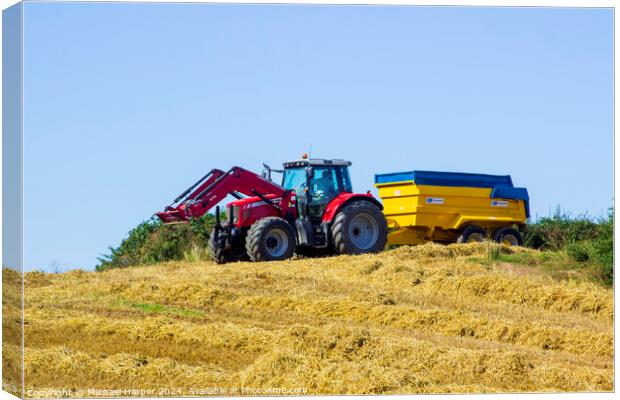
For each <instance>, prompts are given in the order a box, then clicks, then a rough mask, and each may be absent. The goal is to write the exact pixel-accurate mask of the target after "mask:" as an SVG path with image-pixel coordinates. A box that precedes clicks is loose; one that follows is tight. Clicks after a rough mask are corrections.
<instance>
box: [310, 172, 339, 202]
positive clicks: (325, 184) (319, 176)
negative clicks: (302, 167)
mask: <svg viewBox="0 0 620 400" xmlns="http://www.w3.org/2000/svg"><path fill="white" fill-rule="evenodd" d="M311 192H312V193H313V194H314V195H322V197H324V198H329V199H330V200H331V198H332V197H334V196H335V195H336V194H338V192H339V190H338V180H337V178H336V169H335V168H333V167H316V166H315V167H314V173H313V175H312V188H311Z"/></svg>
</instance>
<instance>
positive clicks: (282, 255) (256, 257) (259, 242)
mask: <svg viewBox="0 0 620 400" xmlns="http://www.w3.org/2000/svg"><path fill="white" fill-rule="evenodd" d="M245 249H246V251H247V253H248V256H249V257H250V260H252V261H277V260H286V259H287V258H291V257H292V256H293V252H294V251H295V233H294V232H293V228H291V225H289V223H288V222H286V221H285V220H284V219H282V218H279V217H267V218H263V219H260V220H258V221H256V222H255V223H254V224H253V225H252V226H251V227H250V230H249V231H248V235H247V237H246V239H245Z"/></svg>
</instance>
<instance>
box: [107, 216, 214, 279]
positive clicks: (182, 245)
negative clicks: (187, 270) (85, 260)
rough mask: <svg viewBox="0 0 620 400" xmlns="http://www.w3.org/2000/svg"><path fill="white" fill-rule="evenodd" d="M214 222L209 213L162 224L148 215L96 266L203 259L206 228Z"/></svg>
mask: <svg viewBox="0 0 620 400" xmlns="http://www.w3.org/2000/svg"><path fill="white" fill-rule="evenodd" d="M214 225H215V216H214V215H212V214H205V215H204V216H202V217H201V218H197V219H194V220H191V221H190V222H189V223H188V224H172V225H164V224H163V223H162V222H161V221H160V220H159V219H157V218H151V219H150V220H148V221H144V222H142V223H141V224H139V225H138V226H137V227H135V228H134V229H132V230H131V231H129V234H128V235H127V237H126V238H125V239H124V240H123V241H122V242H121V244H120V245H119V246H118V247H116V248H114V247H110V248H109V250H110V253H109V254H106V255H103V256H101V257H99V258H98V261H99V265H97V266H96V267H95V269H96V270H97V271H102V270H105V269H109V268H124V267H128V266H132V265H140V264H155V263H158V262H163V261H171V260H183V259H188V260H191V261H196V260H198V259H204V258H206V257H207V252H206V246H207V243H208V241H209V232H210V231H211V229H212V228H213V226H214Z"/></svg>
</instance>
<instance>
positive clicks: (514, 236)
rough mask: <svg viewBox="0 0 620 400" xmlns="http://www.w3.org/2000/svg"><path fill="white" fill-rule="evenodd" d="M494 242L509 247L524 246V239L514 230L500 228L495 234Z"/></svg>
mask: <svg viewBox="0 0 620 400" xmlns="http://www.w3.org/2000/svg"><path fill="white" fill-rule="evenodd" d="M493 240H494V241H495V242H497V243H502V244H505V245H507V246H523V237H522V236H521V234H520V233H519V231H517V230H516V229H514V228H499V229H498V230H496V231H495V232H493Z"/></svg>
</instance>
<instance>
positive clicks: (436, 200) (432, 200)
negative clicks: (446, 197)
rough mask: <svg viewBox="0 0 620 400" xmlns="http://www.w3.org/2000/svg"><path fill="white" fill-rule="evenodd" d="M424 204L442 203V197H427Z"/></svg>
mask: <svg viewBox="0 0 620 400" xmlns="http://www.w3.org/2000/svg"><path fill="white" fill-rule="evenodd" d="M426 204H443V199H442V198H441V197H427V198H426Z"/></svg>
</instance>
